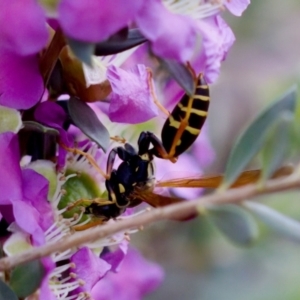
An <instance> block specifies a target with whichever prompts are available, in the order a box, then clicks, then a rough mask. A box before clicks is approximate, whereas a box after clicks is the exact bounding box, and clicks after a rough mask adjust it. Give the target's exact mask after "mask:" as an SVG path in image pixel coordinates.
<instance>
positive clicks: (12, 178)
mask: <svg viewBox="0 0 300 300" xmlns="http://www.w3.org/2000/svg"><path fill="white" fill-rule="evenodd" d="M19 160H20V157H19V144H18V137H17V135H15V134H14V133H12V132H6V133H2V134H0V166H1V168H0V178H1V180H0V191H1V193H0V204H1V205H3V204H11V201H13V200H20V199H22V177H21V169H20V162H19Z"/></svg>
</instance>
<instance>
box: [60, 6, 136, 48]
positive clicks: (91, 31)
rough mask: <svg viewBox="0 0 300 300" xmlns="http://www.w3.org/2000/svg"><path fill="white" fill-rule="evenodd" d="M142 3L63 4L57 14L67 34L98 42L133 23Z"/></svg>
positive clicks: (82, 39) (78, 38) (79, 38)
mask: <svg viewBox="0 0 300 300" xmlns="http://www.w3.org/2000/svg"><path fill="white" fill-rule="evenodd" d="M141 2H142V1H136V0H126V5H125V3H124V1H123V0H114V1H107V0H88V1H82V0H62V1H61V2H60V5H59V8H58V12H59V21H60V24H61V27H62V28H63V30H64V32H65V34H66V35H67V36H69V37H72V38H74V39H77V40H81V41H86V42H99V41H101V40H103V39H106V38H108V37H109V36H110V35H112V34H113V33H115V32H117V31H118V30H120V29H122V28H123V27H125V26H126V25H127V24H128V23H129V22H130V21H132V20H133V18H134V16H135V14H136V13H137V11H138V9H139V7H140V6H141Z"/></svg>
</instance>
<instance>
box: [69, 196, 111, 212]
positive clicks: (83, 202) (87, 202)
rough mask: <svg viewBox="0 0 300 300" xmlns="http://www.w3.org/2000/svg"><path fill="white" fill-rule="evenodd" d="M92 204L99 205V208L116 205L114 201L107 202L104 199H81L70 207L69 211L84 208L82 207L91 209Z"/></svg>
mask: <svg viewBox="0 0 300 300" xmlns="http://www.w3.org/2000/svg"><path fill="white" fill-rule="evenodd" d="M92 204H97V205H98V206H104V205H112V204H115V201H113V200H107V199H102V198H94V199H84V198H82V199H79V200H77V201H75V202H73V203H72V204H70V205H69V206H68V209H67V210H72V209H73V208H75V207H78V206H82V207H89V206H91V205H92Z"/></svg>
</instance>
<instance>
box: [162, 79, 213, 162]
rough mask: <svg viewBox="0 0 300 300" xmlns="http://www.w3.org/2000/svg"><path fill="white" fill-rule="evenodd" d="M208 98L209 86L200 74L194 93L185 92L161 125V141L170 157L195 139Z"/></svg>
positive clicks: (205, 114)
mask: <svg viewBox="0 0 300 300" xmlns="http://www.w3.org/2000/svg"><path fill="white" fill-rule="evenodd" d="M209 99H210V98H209V87H208V85H207V83H206V81H205V80H204V77H203V75H202V74H200V75H199V76H198V80H197V85H196V89H195V93H194V95H193V96H191V97H190V96H188V95H187V94H185V95H184V96H183V97H182V98H181V100H180V101H179V102H178V103H177V105H176V106H175V108H174V109H173V111H172V113H171V115H170V116H169V118H168V119H167V120H166V122H165V124H164V126H163V129H162V133H161V138H162V143H163V146H164V147H165V149H166V151H167V152H168V154H169V156H170V157H177V156H179V155H180V154H181V153H183V152H184V151H186V150H187V149H188V148H189V147H190V146H191V145H192V144H193V142H194V141H195V140H196V138H197V137H198V135H199V134H200V131H201V128H202V126H203V124H204V122H205V120H206V116H207V111H208V106H209Z"/></svg>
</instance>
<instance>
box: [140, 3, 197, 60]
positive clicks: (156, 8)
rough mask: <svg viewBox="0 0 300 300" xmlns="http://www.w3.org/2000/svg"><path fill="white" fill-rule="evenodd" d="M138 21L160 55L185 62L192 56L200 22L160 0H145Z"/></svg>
mask: <svg viewBox="0 0 300 300" xmlns="http://www.w3.org/2000/svg"><path fill="white" fill-rule="evenodd" d="M136 22H137V24H138V26H139V28H140V30H141V32H142V33H143V34H144V36H145V37H146V38H148V39H149V40H150V41H151V45H152V50H153V52H154V53H155V54H157V55H158V56H161V57H164V58H168V59H174V60H177V61H179V62H182V63H185V62H187V61H189V60H190V59H191V56H192V55H193V53H194V51H195V48H196V42H197V25H196V22H195V21H194V20H193V19H191V18H189V17H187V16H183V15H178V14H173V13H171V12H170V11H168V10H167V9H166V8H165V6H164V5H163V4H162V2H161V1H160V0H148V1H146V2H144V5H143V7H142V9H140V12H139V14H138V15H137V17H136Z"/></svg>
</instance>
